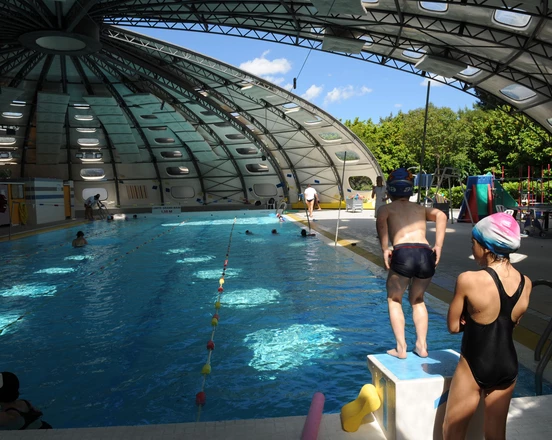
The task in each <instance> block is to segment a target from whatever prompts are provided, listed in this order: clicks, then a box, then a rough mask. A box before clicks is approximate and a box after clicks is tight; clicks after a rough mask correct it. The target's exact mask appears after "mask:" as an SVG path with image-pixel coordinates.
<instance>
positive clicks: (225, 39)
mask: <svg viewBox="0 0 552 440" xmlns="http://www.w3.org/2000/svg"><path fill="white" fill-rule="evenodd" d="M132 31H134V32H139V33H142V34H145V35H149V36H151V37H154V38H157V39H160V40H163V41H166V42H169V43H173V44H176V45H179V46H182V47H184V48H186V49H190V50H193V51H195V52H199V53H201V54H203V55H207V56H209V57H211V58H215V59H217V60H219V61H223V62H225V63H227V64H231V65H232V66H235V67H238V68H240V69H242V70H245V71H247V72H249V73H251V74H254V75H256V76H259V77H261V78H263V79H265V80H269V81H271V82H273V83H274V84H276V85H278V86H280V87H283V88H287V89H288V90H290V91H291V92H292V93H294V94H296V95H298V96H300V97H302V98H304V99H306V100H308V101H310V102H311V103H312V104H314V105H316V106H318V107H320V108H322V109H323V110H324V111H326V112H328V113H329V114H331V115H332V116H333V117H335V118H337V119H340V120H341V121H342V122H344V121H346V120H354V119H355V118H356V117H358V118H359V119H360V120H361V121H366V120H368V119H371V120H372V121H373V122H375V123H377V122H379V120H380V118H385V117H387V116H389V115H396V114H397V113H398V112H399V111H402V112H408V111H409V110H413V109H417V108H423V107H424V106H425V101H426V94H427V79H425V78H422V77H420V76H418V75H413V74H410V73H406V72H402V71H399V70H395V69H391V68H389V67H384V66H380V65H377V64H373V63H369V62H366V61H361V60H356V59H351V58H347V57H344V56H340V55H335V54H330V53H326V52H322V51H316V50H312V51H309V49H305V48H299V47H295V46H289V45H284V44H278V43H272V42H268V41H260V40H251V39H246V38H239V37H231V36H223V35H214V34H206V33H196V32H183V31H176V30H174V31H170V30H163V29H136V28H134V29H132ZM293 78H297V81H296V84H297V88H296V89H295V90H291V89H292V84H293ZM430 102H431V103H432V104H433V105H435V106H437V107H450V108H451V109H453V110H454V111H456V110H459V109H464V108H469V109H471V108H472V106H473V104H474V103H475V102H476V100H475V98H474V97H472V96H471V95H468V94H467V93H464V92H461V91H459V90H456V89H454V88H452V87H450V86H446V85H444V84H441V83H439V82H435V81H432V84H431V88H430Z"/></svg>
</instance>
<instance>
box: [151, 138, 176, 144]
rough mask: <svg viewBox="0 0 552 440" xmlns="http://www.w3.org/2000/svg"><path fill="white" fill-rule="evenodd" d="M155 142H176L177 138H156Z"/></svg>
mask: <svg viewBox="0 0 552 440" xmlns="http://www.w3.org/2000/svg"><path fill="white" fill-rule="evenodd" d="M155 142H157V143H158V144H174V143H175V140H174V139H173V138H155Z"/></svg>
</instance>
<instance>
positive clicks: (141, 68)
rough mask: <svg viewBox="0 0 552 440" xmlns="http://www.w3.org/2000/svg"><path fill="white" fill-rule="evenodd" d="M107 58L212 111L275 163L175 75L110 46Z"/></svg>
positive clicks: (250, 137)
mask: <svg viewBox="0 0 552 440" xmlns="http://www.w3.org/2000/svg"><path fill="white" fill-rule="evenodd" d="M105 56H107V57H109V58H110V59H111V60H113V61H114V62H116V63H118V64H119V65H120V66H121V67H123V68H126V69H129V70H132V71H133V72H135V73H137V74H139V75H140V76H145V77H146V78H148V79H150V80H152V81H154V82H156V83H158V84H160V85H163V86H165V87H167V88H169V89H172V90H174V91H176V92H177V93H179V94H181V95H183V96H186V97H188V98H190V99H191V100H195V101H197V102H199V103H201V105H202V106H203V107H205V108H206V109H208V110H210V111H212V112H213V113H215V114H216V115H217V116H219V117H220V118H221V119H223V120H226V121H227V122H228V123H230V125H232V126H233V127H234V128H235V129H236V130H237V131H238V132H240V133H242V134H243V135H244V136H245V137H246V138H247V139H248V140H249V141H250V142H252V143H253V144H254V145H255V146H256V147H257V148H259V149H260V150H262V151H264V152H265V153H266V155H267V156H268V157H270V158H271V161H272V162H273V163H275V164H276V163H277V161H276V160H275V158H274V157H273V156H272V152H271V151H270V150H268V149H266V147H265V146H264V144H263V142H262V141H261V139H260V138H259V137H258V136H257V135H255V134H253V133H251V131H250V130H249V129H248V128H247V127H246V126H245V125H244V124H242V123H241V122H239V121H237V120H236V119H235V118H233V117H232V116H231V115H229V114H228V113H227V112H226V111H224V110H222V109H220V108H219V106H218V105H216V104H215V103H214V102H213V101H212V100H210V99H209V98H207V97H204V96H203V95H201V94H200V93H198V92H196V91H195V90H193V88H192V87H190V86H189V85H188V84H186V83H185V82H184V81H182V80H181V79H180V78H179V77H178V76H177V75H175V74H173V73H172V72H169V71H163V70H162V69H160V68H158V67H156V66H155V65H153V64H150V63H148V61H146V60H142V59H140V58H138V57H136V56H135V55H133V54H129V53H127V52H122V51H120V50H119V49H118V48H117V47H115V46H111V53H110V54H109V55H105ZM150 75H151V76H150ZM275 169H277V171H278V177H279V178H280V183H281V184H282V185H283V187H284V188H285V187H286V186H285V178H284V175H283V174H282V172H281V169H280V168H279V167H278V166H275Z"/></svg>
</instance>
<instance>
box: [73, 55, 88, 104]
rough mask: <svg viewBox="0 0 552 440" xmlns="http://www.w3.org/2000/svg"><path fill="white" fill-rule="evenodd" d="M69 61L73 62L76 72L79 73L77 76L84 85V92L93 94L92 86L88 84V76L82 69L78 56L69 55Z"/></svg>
mask: <svg viewBox="0 0 552 440" xmlns="http://www.w3.org/2000/svg"><path fill="white" fill-rule="evenodd" d="M71 61H72V62H73V65H74V66H75V69H76V70H77V73H78V74H79V77H80V79H81V81H82V83H83V85H84V88H85V89H86V92H87V93H88V94H89V95H93V94H94V89H92V86H91V85H90V81H89V80H88V77H87V76H86V74H85V73H84V70H83V68H82V64H81V63H80V61H79V59H78V57H71Z"/></svg>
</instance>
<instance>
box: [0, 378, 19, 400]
mask: <svg viewBox="0 0 552 440" xmlns="http://www.w3.org/2000/svg"><path fill="white" fill-rule="evenodd" d="M18 397H19V379H18V378H17V376H16V375H15V374H13V373H10V372H9V371H3V372H2V373H0V402H13V401H14V400H17V398H18Z"/></svg>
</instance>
